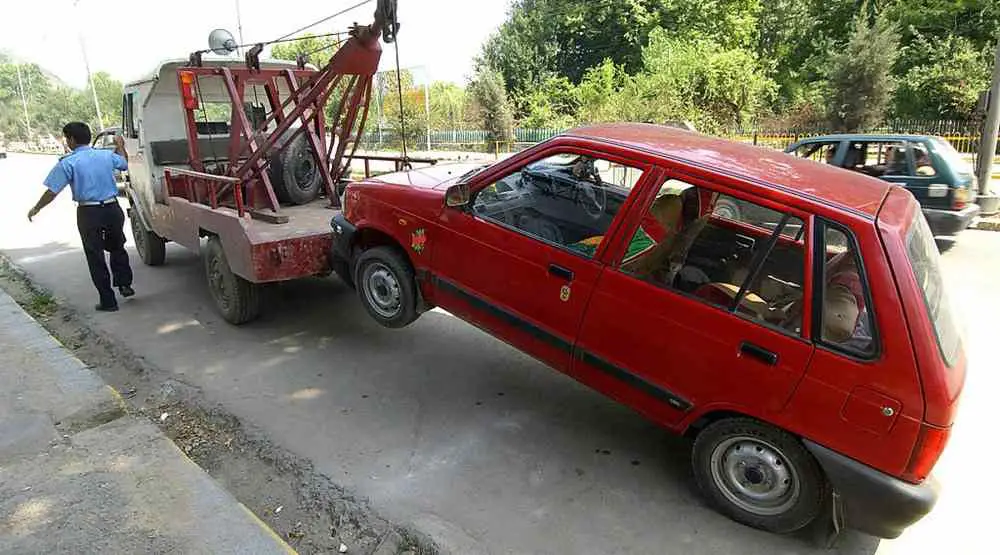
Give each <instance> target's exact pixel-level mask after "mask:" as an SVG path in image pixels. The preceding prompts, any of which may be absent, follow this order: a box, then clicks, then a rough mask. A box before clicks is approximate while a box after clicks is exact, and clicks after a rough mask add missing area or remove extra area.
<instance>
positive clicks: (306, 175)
mask: <svg viewBox="0 0 1000 555" xmlns="http://www.w3.org/2000/svg"><path fill="white" fill-rule="evenodd" d="M270 167H271V171H270V178H271V185H272V186H273V187H274V194H275V196H277V197H278V200H279V201H281V202H283V203H285V204H296V205H300V204H308V203H310V202H312V201H314V200H316V198H317V197H319V194H320V191H321V190H322V188H323V175H322V171H321V170H320V168H319V166H318V165H317V164H316V157H315V155H314V154H313V151H312V147H311V146H310V145H309V142H308V141H307V140H306V137H305V135H299V136H298V137H296V138H295V140H294V141H292V142H291V143H289V144H288V145H287V146H286V147H285V148H284V150H282V151H280V152H278V153H276V154H274V155H273V156H272V157H271V164H270Z"/></svg>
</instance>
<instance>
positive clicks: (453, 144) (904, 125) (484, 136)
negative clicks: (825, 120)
mask: <svg viewBox="0 0 1000 555" xmlns="http://www.w3.org/2000/svg"><path fill="white" fill-rule="evenodd" d="M980 129H981V126H980V123H979V122H978V121H975V120H889V121H887V122H885V123H884V124H882V125H879V126H876V127H872V128H869V129H865V130H864V131H863V132H865V133H892V134H915V135H937V136H941V137H944V138H945V139H947V140H948V141H949V142H950V143H951V144H952V145H953V146H954V147H955V149H956V150H958V151H959V152H963V153H974V152H975V151H976V149H977V148H978V147H979V134H980ZM563 131H565V129H529V128H520V127H519V128H515V129H514V133H513V135H514V140H513V141H495V140H492V139H491V137H490V133H489V132H487V131H485V130H482V129H436V130H432V131H431V132H430V133H429V137H428V136H424V135H421V136H420V138H419V140H416V141H413V142H412V143H410V144H408V146H409V147H410V149H411V150H428V148H427V147H428V144H427V143H428V139H429V143H430V145H429V146H430V148H429V150H440V151H473V152H487V153H493V154H501V153H509V152H517V151H519V150H523V149H524V148H527V147H529V146H531V145H533V144H536V143H539V142H541V141H544V140H546V139H549V138H550V137H553V136H555V135H558V134H559V133H562V132H563ZM832 133H834V131H832V130H831V129H829V128H819V127H816V128H787V129H780V128H770V127H755V126H743V127H731V128H727V129H723V130H722V131H720V132H719V133H716V135H718V136H719V137H722V138H725V139H730V140H734V141H740V142H744V143H752V144H755V145H761V146H767V147H771V148H775V149H781V150H783V149H785V148H787V147H788V146H789V145H791V144H792V143H794V142H796V141H798V140H799V139H803V138H806V137H815V136H819V135H829V134H832ZM399 146H400V140H399V136H398V134H396V133H394V132H392V131H390V130H385V129H383V130H381V131H377V130H369V131H367V132H365V135H364V137H363V139H362V141H361V147H362V148H364V149H368V150H382V149H393V148H397V149H398V148H399Z"/></svg>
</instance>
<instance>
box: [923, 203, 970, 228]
mask: <svg viewBox="0 0 1000 555" xmlns="http://www.w3.org/2000/svg"><path fill="white" fill-rule="evenodd" d="M980 210H981V209H980V208H979V205H978V204H970V205H968V206H966V207H965V208H963V209H961V210H939V209H936V208H924V217H926V218H927V223H928V224H930V226H931V231H932V232H933V233H934V235H956V234H958V233H959V232H960V231H962V230H964V229H965V228H967V227H969V224H971V223H972V220H973V219H975V217H976V216H978V215H979V212H980Z"/></svg>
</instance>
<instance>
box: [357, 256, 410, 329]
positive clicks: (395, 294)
mask: <svg viewBox="0 0 1000 555" xmlns="http://www.w3.org/2000/svg"><path fill="white" fill-rule="evenodd" d="M354 283H355V284H356V287H357V290H358V296H359V297H361V304H363V305H365V310H367V311H368V314H370V315H371V317H372V318H374V319H375V321H376V322H378V323H379V324H382V325H383V326H385V327H387V328H401V327H403V326H406V325H408V324H409V323H411V322H413V321H414V320H416V319H417V316H418V313H417V284H416V281H415V280H414V278H413V269H412V268H411V267H410V264H409V262H408V261H407V260H406V259H405V258H403V256H402V255H400V254H399V251H397V250H396V249H394V248H392V247H375V248H372V249H369V250H366V251H364V252H362V253H361V254H360V255H359V256H358V259H357V263H356V264H355V266H354Z"/></svg>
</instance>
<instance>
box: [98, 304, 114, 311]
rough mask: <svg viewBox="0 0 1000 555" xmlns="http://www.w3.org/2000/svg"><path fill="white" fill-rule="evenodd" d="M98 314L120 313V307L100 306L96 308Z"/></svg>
mask: <svg viewBox="0 0 1000 555" xmlns="http://www.w3.org/2000/svg"><path fill="white" fill-rule="evenodd" d="M94 308H95V309H97V311H98V312H118V305H116V304H113V305H103V304H99V305H97V306H95V307H94Z"/></svg>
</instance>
